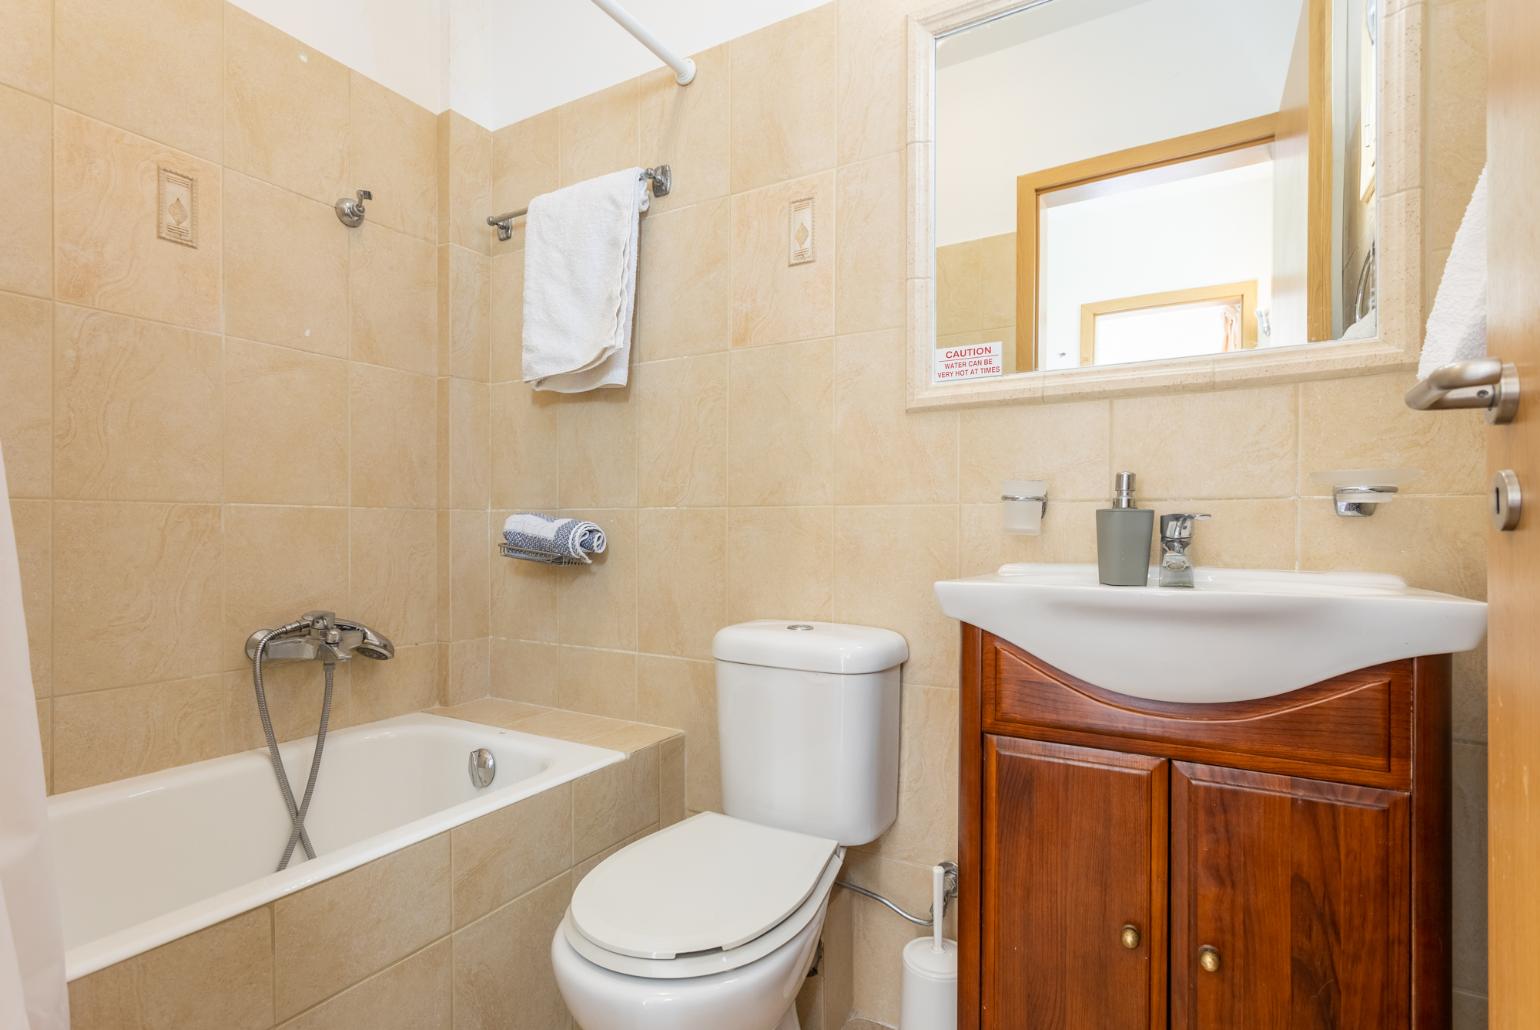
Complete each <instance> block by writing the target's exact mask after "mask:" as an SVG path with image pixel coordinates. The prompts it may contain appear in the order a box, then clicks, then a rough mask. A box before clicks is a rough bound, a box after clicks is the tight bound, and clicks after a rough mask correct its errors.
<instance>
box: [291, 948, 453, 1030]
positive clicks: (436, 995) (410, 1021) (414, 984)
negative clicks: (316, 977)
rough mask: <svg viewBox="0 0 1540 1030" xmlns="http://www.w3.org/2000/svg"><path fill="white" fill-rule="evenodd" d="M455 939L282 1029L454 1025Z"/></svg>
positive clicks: (413, 1029) (426, 1029)
mask: <svg viewBox="0 0 1540 1030" xmlns="http://www.w3.org/2000/svg"><path fill="white" fill-rule="evenodd" d="M453 998H454V980H453V965H452V962H451V956H450V944H449V938H447V937H445V938H440V939H439V940H437V941H434V942H433V943H432V944H430V945H428V946H427V947H426V948H424V949H422V950H421V951H419V952H417V953H416V954H415V955H412V956H411V957H410V958H406V959H402V960H401V961H400V962H397V963H396V964H395V965H393V966H390V967H389V968H387V969H385V970H383V971H382V972H379V973H376V974H375V975H374V976H371V977H370V978H369V979H367V980H365V981H363V982H362V983H360V984H357V985H355V986H353V987H349V988H348V989H347V990H345V991H343V992H342V993H341V994H339V995H337V996H336V997H334V998H329V999H327V1000H326V1001H324V1002H322V1003H321V1004H319V1005H317V1006H316V1007H315V1008H313V1009H311V1010H310V1011H308V1012H306V1013H305V1014H304V1015H302V1016H300V1017H298V1018H297V1019H293V1020H290V1021H289V1022H287V1023H284V1024H283V1026H282V1027H281V1028H280V1030H450V1027H451V1025H452V1022H451V1009H452V1006H453Z"/></svg>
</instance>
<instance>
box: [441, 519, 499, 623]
mask: <svg viewBox="0 0 1540 1030" xmlns="http://www.w3.org/2000/svg"><path fill="white" fill-rule="evenodd" d="M487 522H488V516H487V513H486V512H485V511H452V512H450V513H449V576H450V581H449V583H450V587H449V588H450V598H451V599H450V610H449V637H448V638H447V639H449V640H469V639H471V638H473V637H484V636H487V635H488V634H489V633H490V632H491V628H490V621H489V620H490V614H489V612H490V605H491V597H492V593H491V591H492V586H491V570H492V557H493V555H494V553H495V551H494V548H493V542H492V532H491V528H490V527H489V526H488V524H487Z"/></svg>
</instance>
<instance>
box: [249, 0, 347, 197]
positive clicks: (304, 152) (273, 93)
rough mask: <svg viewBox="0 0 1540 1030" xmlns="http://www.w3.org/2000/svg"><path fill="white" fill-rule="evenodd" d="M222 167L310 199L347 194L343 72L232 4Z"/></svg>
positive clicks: (315, 53)
mask: <svg viewBox="0 0 1540 1030" xmlns="http://www.w3.org/2000/svg"><path fill="white" fill-rule="evenodd" d="M224 94H225V101H224V105H225V107H224V110H225V113H224V117H225V164H226V165H228V166H229V167H231V168H233V169H235V170H236V171H238V172H245V173H246V174H247V175H254V176H256V177H257V178H259V179H263V180H266V181H267V182H270V183H273V184H274V185H277V186H282V187H284V188H285V189H290V190H293V191H294V192H296V193H303V194H304V195H305V196H307V197H309V198H310V199H311V200H319V201H321V202H322V203H325V204H331V203H335V202H336V200H337V198H338V197H342V196H352V195H353V190H355V189H357V188H358V186H363V185H366V184H364V183H359V184H357V185H356V186H355V185H354V184H351V183H349V182H348V181H347V163H348V69H347V68H346V67H344V66H343V65H341V64H338V63H337V62H336V61H334V60H332V59H331V58H330V57H327V56H326V55H325V54H322V53H320V52H319V51H317V50H314V49H312V48H310V47H307V46H305V45H304V44H303V43H301V42H300V41H299V40H297V39H295V38H294V37H292V36H289V35H286V34H285V33H283V32H280V31H278V30H277V29H275V28H273V27H272V26H271V25H269V24H267V23H266V22H264V21H262V20H261V19H259V18H256V17H254V16H253V15H250V14H247V13H246V12H245V11H243V10H241V9H240V8H238V7H235V6H234V5H227V9H226V13H225V73H224Z"/></svg>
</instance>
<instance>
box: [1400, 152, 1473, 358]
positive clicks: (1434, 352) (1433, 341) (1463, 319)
mask: <svg viewBox="0 0 1540 1030" xmlns="http://www.w3.org/2000/svg"><path fill="white" fill-rule="evenodd" d="M1486 353H1487V173H1486V169H1482V171H1481V178H1479V179H1477V180H1476V189H1475V192H1474V193H1472V194H1471V198H1470V205H1469V206H1468V207H1466V209H1465V217H1464V218H1462V219H1461V220H1460V228H1459V229H1458V230H1457V231H1456V232H1455V234H1454V246H1453V247H1452V248H1451V249H1450V251H1449V259H1448V260H1447V261H1446V262H1444V277H1443V278H1442V279H1441V280H1439V284H1438V295H1437V296H1436V297H1434V299H1433V310H1432V312H1430V313H1429V315H1428V330H1427V333H1426V334H1425V335H1424V336H1423V341H1422V360H1421V361H1420V362H1419V363H1418V366H1417V377H1418V378H1419V379H1426V378H1427V377H1428V376H1429V375H1431V374H1432V373H1433V371H1434V370H1435V369H1439V368H1442V367H1444V366H1445V365H1450V364H1453V363H1454V362H1456V361H1467V360H1469V359H1471V358H1482V357H1486Z"/></svg>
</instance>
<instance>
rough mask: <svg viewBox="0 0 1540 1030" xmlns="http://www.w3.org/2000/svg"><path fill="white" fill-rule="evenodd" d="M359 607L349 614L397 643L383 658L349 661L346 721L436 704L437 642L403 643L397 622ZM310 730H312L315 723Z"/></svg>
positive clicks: (369, 719) (386, 716)
mask: <svg viewBox="0 0 1540 1030" xmlns="http://www.w3.org/2000/svg"><path fill="white" fill-rule="evenodd" d="M360 611H363V609H362V608H360V607H357V606H355V607H354V608H353V610H352V612H350V613H349V614H352V615H353V616H354V618H358V619H363V621H365V622H367V623H369V625H371V626H373V627H374V628H376V629H378V630H379V631H380V632H382V633H384V634H385V635H386V636H388V637H390V639H391V641H392V642H393V643H395V645H396V656H395V657H394V658H391V659H390V660H389V661H384V662H374V661H358V662H354V663H353V664H352V667H351V668H350V669H349V670H348V672H349V678H350V680H351V683H349V687H350V689H349V691H348V695H349V696H348V713H347V714H348V718H349V721H350V722H353V723H365V722H374V721H376V720H377V719H389V718H392V717H394V716H397V715H405V714H407V713H408V712H420V711H422V710H423V709H425V708H432V707H433V706H434V705H436V704H438V700H439V698H438V645H437V644H414V645H405V644H403V643H402V637H401V635H400V633H399V628H398V624H396V623H391V622H386V621H384V620H381V621H378V622H377V621H374V620H372V619H369V618H367V617H365V616H363V615H358V614H356V613H358V612H360ZM312 675H314V672H312ZM313 689H314V688H312V690H313ZM310 732H311V733H314V732H315V727H314V726H312V727H311V729H310Z"/></svg>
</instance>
